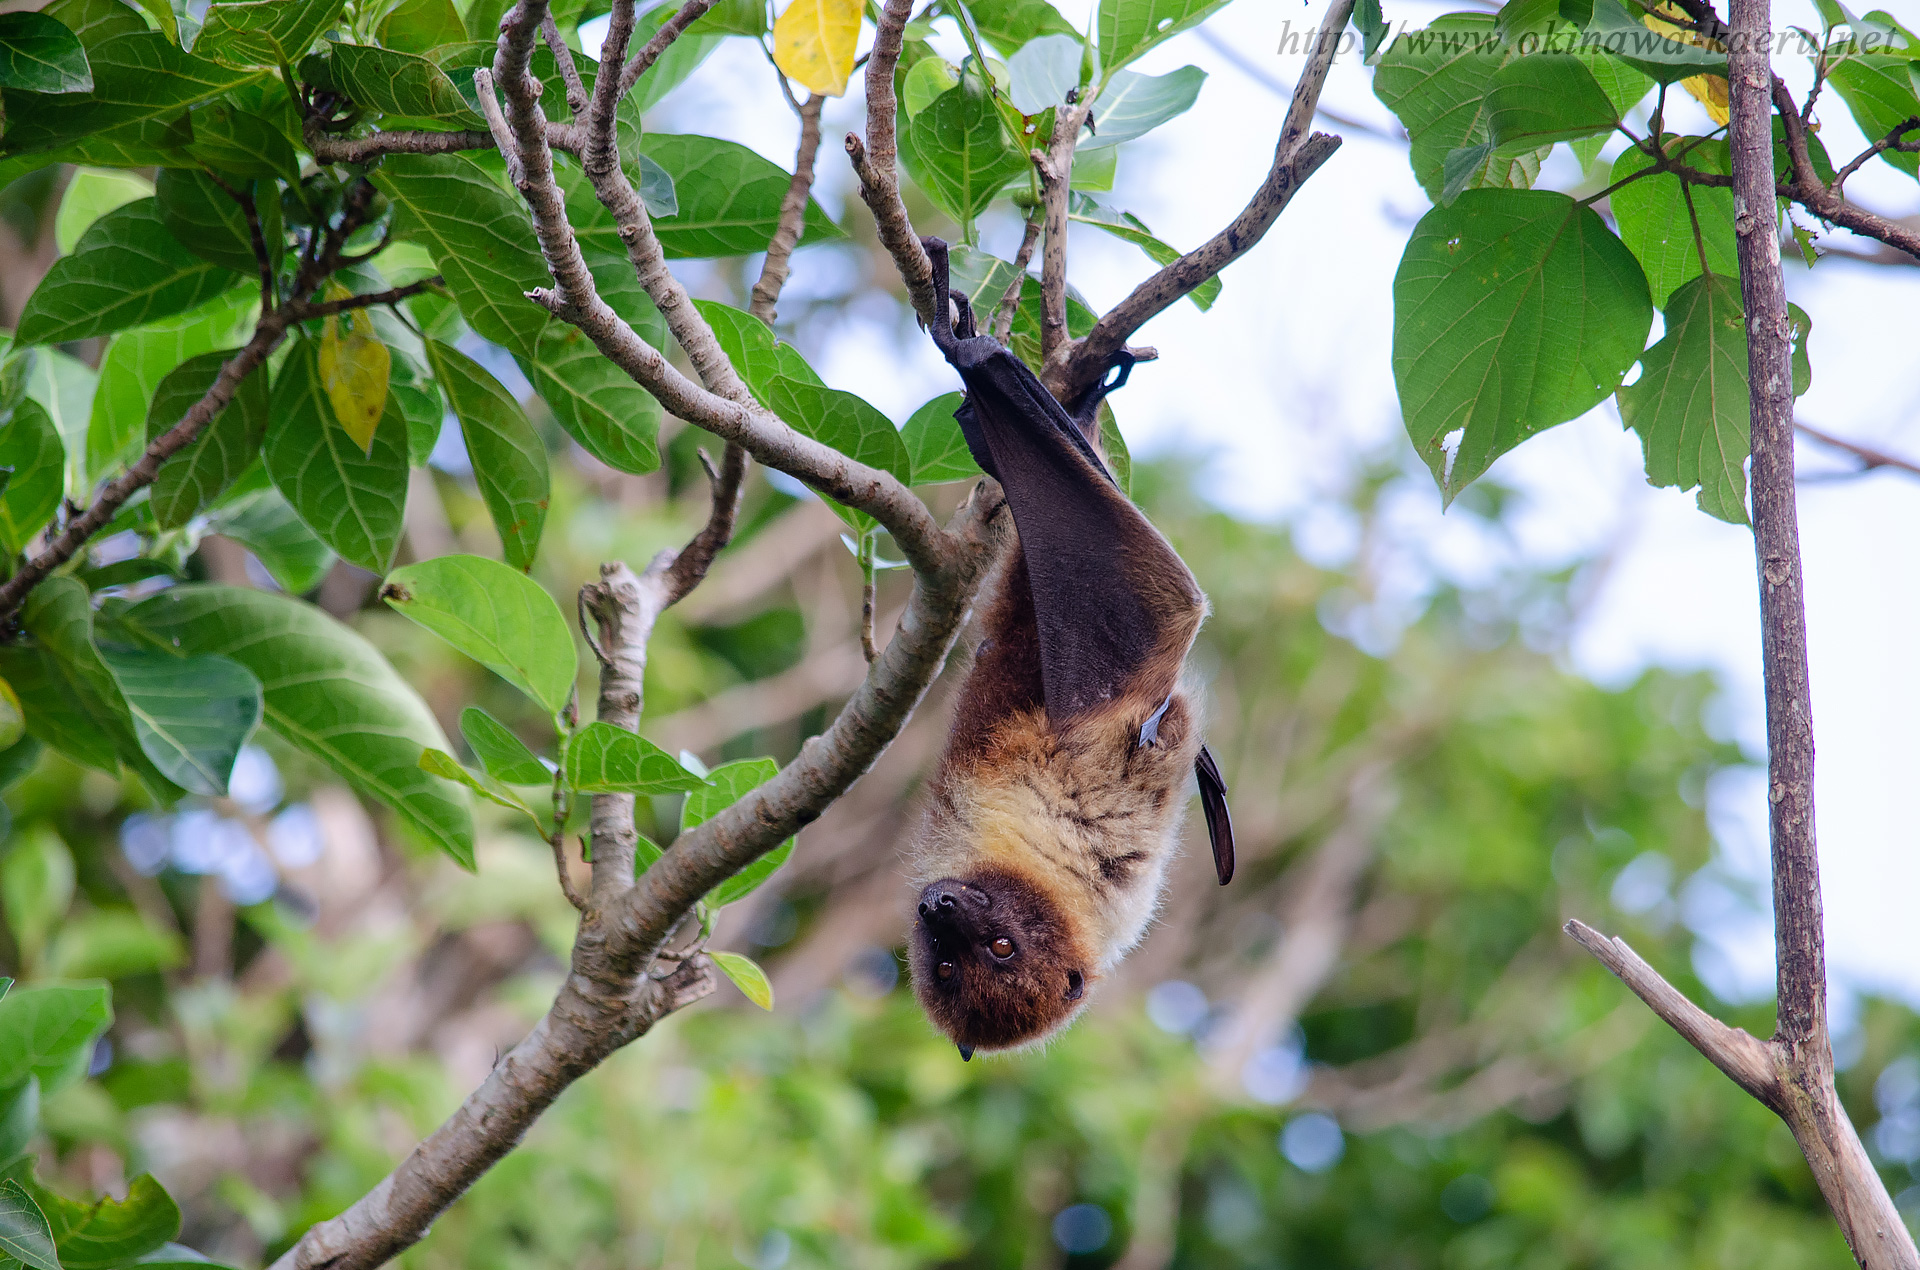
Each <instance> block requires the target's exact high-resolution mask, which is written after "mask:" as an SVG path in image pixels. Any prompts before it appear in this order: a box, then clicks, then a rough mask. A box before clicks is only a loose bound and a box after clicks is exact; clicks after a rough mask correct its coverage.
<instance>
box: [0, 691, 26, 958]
mask: <svg viewBox="0 0 1920 1270" xmlns="http://www.w3.org/2000/svg"><path fill="white" fill-rule="evenodd" d="M26 734H27V715H26V711H25V709H24V708H23V707H22V706H21V704H20V696H19V694H18V693H16V692H14V690H13V686H12V685H11V684H9V683H8V682H7V681H6V680H4V679H0V753H5V752H6V751H8V750H10V749H12V748H13V747H14V746H15V745H18V744H19V743H20V738H21V737H23V736H25V735H26ZM5 995H6V990H5V989H4V988H0V996H5Z"/></svg>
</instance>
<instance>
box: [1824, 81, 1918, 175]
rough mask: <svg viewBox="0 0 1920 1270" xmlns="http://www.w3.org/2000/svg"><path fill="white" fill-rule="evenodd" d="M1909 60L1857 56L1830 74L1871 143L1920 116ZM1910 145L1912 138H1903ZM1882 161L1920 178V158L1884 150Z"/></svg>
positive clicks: (1835, 88) (1910, 136) (1901, 152)
mask: <svg viewBox="0 0 1920 1270" xmlns="http://www.w3.org/2000/svg"><path fill="white" fill-rule="evenodd" d="M1911 65H1912V63H1910V62H1909V61H1908V60H1907V59H1906V58H1903V57H1894V56H1889V55H1886V54H1877V53H1856V54H1854V55H1853V56H1851V57H1848V58H1845V59H1843V60H1841V61H1839V62H1837V63H1835V64H1834V65H1833V67H1832V68H1831V69H1829V70H1828V72H1827V78H1828V79H1829V80H1831V81H1832V83H1833V87H1834V91H1836V92H1838V93H1839V94H1840V97H1841V100H1843V101H1845V102H1846V103H1847V109H1848V110H1850V111H1852V112H1853V119H1854V122H1855V123H1857V124H1859V125H1860V131H1861V132H1863V133H1865V134H1866V138H1867V140H1869V141H1878V140H1879V139H1880V138H1881V137H1884V136H1886V135H1887V134H1888V133H1889V132H1892V131H1893V130H1894V129H1895V128H1897V127H1899V126H1900V125H1901V124H1903V123H1905V122H1906V121H1907V120H1908V119H1911V118H1913V117H1914V116H1915V115H1920V88H1917V87H1916V84H1915V81H1914V78H1913V76H1912V75H1911V74H1910V73H1909V70H1908V68H1909V67H1910V66H1911ZM1904 139H1905V140H1908V141H1911V140H1912V139H1913V134H1912V133H1908V134H1907V136H1906V137H1905V138H1904ZM1880 157H1881V158H1882V159H1885V160H1886V161H1887V162H1888V163H1891V164H1892V165H1893V166H1894V167H1896V168H1899V169H1900V170H1901V171H1902V172H1905V173H1906V174H1907V175H1908V176H1915V175H1920V154H1910V153H1906V152H1903V151H1899V150H1882V151H1881V152H1880Z"/></svg>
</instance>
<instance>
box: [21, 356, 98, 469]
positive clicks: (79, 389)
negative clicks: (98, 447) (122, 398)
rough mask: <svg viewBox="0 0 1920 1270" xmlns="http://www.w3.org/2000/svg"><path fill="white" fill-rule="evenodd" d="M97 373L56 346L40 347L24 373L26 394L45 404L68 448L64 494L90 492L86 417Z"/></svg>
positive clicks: (63, 443)
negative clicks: (27, 371) (28, 370)
mask: <svg viewBox="0 0 1920 1270" xmlns="http://www.w3.org/2000/svg"><path fill="white" fill-rule="evenodd" d="M99 382H100V376H99V374H98V373H97V372H95V371H94V369H93V368H92V367H91V366H88V365H87V364H86V363H85V362H83V361H81V360H80V359H79V358H77V357H73V356H71V355H69V354H67V353H63V352H61V351H60V350H59V349H57V348H42V349H40V350H38V355H37V356H36V357H35V358H34V360H33V370H32V371H31V372H30V373H29V374H28V376H27V395H28V396H30V397H32V398H33V399H34V400H35V401H37V402H39V403H40V404H41V405H42V406H44V407H46V411H47V415H48V417H50V418H51V419H52V420H53V427H54V430H55V431H56V432H58V433H59V434H60V442H61V445H62V447H63V448H64V449H65V450H66V452H67V484H66V490H67V497H69V498H74V499H80V498H85V497H86V496H87V494H88V493H90V492H91V490H90V486H91V484H92V483H91V482H90V481H88V480H87V477H86V466H87V421H88V418H89V416H90V415H91V414H92V411H93V394H94V391H95V389H96V388H97V387H98V386H99Z"/></svg>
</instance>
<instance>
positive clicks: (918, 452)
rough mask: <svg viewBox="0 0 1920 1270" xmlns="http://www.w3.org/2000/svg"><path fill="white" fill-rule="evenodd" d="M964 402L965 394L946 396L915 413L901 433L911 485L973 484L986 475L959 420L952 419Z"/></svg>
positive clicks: (936, 398) (946, 394)
mask: <svg viewBox="0 0 1920 1270" xmlns="http://www.w3.org/2000/svg"><path fill="white" fill-rule="evenodd" d="M965 400H966V397H965V395H964V394H962V393H957V392H950V393H943V394H942V395H940V396H938V397H935V398H934V399H933V400H932V401H929V402H928V403H927V404H926V405H924V406H922V407H920V408H919V409H918V410H916V411H914V412H913V416H912V417H911V418H909V419H908V420H907V426H906V427H904V428H902V429H901V430H900V443H901V444H902V445H904V446H905V447H906V450H907V462H908V465H909V466H910V467H911V468H912V471H913V481H912V484H915V485H938V484H940V483H941V482H943V481H970V480H972V479H973V478H974V477H976V476H981V475H983V473H982V472H981V471H980V465H979V464H978V463H975V462H974V461H973V453H972V451H970V450H968V449H967V439H966V437H964V436H962V435H961V433H960V422H959V420H957V419H955V418H954V417H953V412H954V411H956V410H958V409H959V408H960V403H961V402H963V401H965Z"/></svg>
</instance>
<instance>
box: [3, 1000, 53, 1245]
mask: <svg viewBox="0 0 1920 1270" xmlns="http://www.w3.org/2000/svg"><path fill="white" fill-rule="evenodd" d="M5 982H6V983H12V982H13V981H12V980H11V979H8V980H6V981H5ZM5 995H6V993H5V992H4V991H0V996H5ZM39 1128H40V1082H39V1081H38V1080H35V1079H34V1078H33V1077H31V1076H29V1077H27V1078H26V1079H25V1080H23V1081H21V1082H19V1083H18V1084H16V1085H13V1086H11V1087H9V1088H6V1089H0V1160H13V1159H16V1158H18V1157H19V1155H20V1153H21V1152H23V1151H25V1150H26V1149H27V1145H28V1144H29V1143H30V1142H32V1141H33V1135H34V1134H35V1133H36V1132H38V1130H39ZM8 1180H11V1179H8ZM16 1185H17V1183H16ZM5 1229H6V1224H5V1221H4V1219H0V1230H5ZM0 1239H4V1235H0ZM52 1248H53V1236H52V1235H48V1236H47V1249H48V1251H51V1250H52ZM8 1255H10V1254H8V1253H7V1252H6V1245H5V1244H4V1243H0V1257H5V1256H8ZM16 1260H18V1258H16ZM10 1270H11V1268H10Z"/></svg>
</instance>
